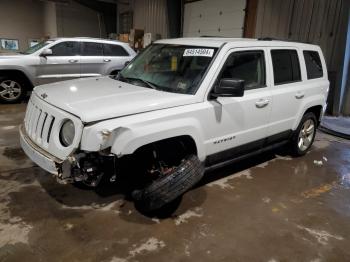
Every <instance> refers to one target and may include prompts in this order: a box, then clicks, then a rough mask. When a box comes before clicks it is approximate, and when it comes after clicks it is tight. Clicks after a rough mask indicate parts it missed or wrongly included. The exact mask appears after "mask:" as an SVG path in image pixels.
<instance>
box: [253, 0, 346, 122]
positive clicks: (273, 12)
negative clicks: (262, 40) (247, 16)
mask: <svg viewBox="0 0 350 262" xmlns="http://www.w3.org/2000/svg"><path fill="white" fill-rule="evenodd" d="M348 15H349V2H348V0H283V1H282V0H259V4H258V10H257V18H256V30H255V36H256V37H257V38H259V37H275V38H278V39H282V40H292V41H299V42H307V43H313V44H317V45H320V46H321V48H322V51H323V53H324V56H325V59H326V62H327V67H328V68H327V69H328V72H329V80H330V82H331V88H330V93H329V96H328V112H329V113H332V114H336V115H337V114H339V112H340V108H341V105H342V103H343V101H341V100H342V98H341V93H342V73H343V64H344V63H343V62H344V55H345V43H346V29H347V21H348Z"/></svg>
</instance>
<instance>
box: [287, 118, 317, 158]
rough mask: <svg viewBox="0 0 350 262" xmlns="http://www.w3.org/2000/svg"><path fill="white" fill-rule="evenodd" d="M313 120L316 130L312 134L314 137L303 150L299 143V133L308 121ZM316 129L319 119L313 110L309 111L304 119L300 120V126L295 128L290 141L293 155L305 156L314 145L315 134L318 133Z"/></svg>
mask: <svg viewBox="0 0 350 262" xmlns="http://www.w3.org/2000/svg"><path fill="white" fill-rule="evenodd" d="M308 120H311V121H312V122H313V125H314V132H313V134H312V139H311V143H310V144H309V145H308V146H307V147H306V148H305V149H303V150H301V148H300V146H299V145H298V143H299V134H300V132H301V129H302V128H303V126H304V124H305V123H306V122H307V121H308ZM316 129H317V120H316V116H315V114H314V113H312V112H308V113H306V114H305V115H304V116H303V117H302V119H301V120H300V123H299V126H298V128H297V129H296V130H295V132H294V134H293V136H292V139H291V141H290V149H291V154H292V155H293V156H303V155H305V154H306V153H307V151H308V150H309V149H310V147H311V146H312V144H313V142H314V140H315V135H316Z"/></svg>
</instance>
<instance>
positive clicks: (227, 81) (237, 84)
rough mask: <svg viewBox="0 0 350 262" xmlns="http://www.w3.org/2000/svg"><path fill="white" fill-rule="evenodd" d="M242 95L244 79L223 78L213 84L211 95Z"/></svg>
mask: <svg viewBox="0 0 350 262" xmlns="http://www.w3.org/2000/svg"><path fill="white" fill-rule="evenodd" d="M243 95H244V80H242V79H232V78H223V79H221V80H220V82H219V84H218V85H216V86H215V88H214V93H213V94H212V96H213V97H242V96H243Z"/></svg>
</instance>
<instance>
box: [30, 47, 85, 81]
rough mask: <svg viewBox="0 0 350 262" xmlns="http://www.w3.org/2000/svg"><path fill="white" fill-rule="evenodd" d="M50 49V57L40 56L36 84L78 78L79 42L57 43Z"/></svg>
mask: <svg viewBox="0 0 350 262" xmlns="http://www.w3.org/2000/svg"><path fill="white" fill-rule="evenodd" d="M50 49H51V50H52V55H49V56H46V57H42V56H40V63H39V65H38V73H37V82H38V84H46V83H50V82H55V81H62V80H69V79H73V78H77V77H80V42H78V41H64V42H59V43H57V44H56V45H54V46H52V47H51V48H50Z"/></svg>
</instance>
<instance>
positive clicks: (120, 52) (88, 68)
mask: <svg viewBox="0 0 350 262" xmlns="http://www.w3.org/2000/svg"><path fill="white" fill-rule="evenodd" d="M135 55H136V53H135V51H134V50H133V49H132V48H131V47H130V46H129V45H128V44H127V43H122V42H119V41H114V40H103V39H94V38H82V37H77V38H57V39H51V40H47V41H44V42H41V43H39V44H37V45H35V46H33V47H31V48H29V49H28V50H27V51H25V52H23V53H20V54H16V55H12V56H4V55H3V56H1V55H0V102H2V103H16V102H19V101H20V100H21V99H22V98H23V97H24V96H25V95H26V93H27V91H30V90H31V89H32V88H33V87H34V86H36V85H41V84H47V83H52V82H56V81H62V80H69V79H73V78H79V77H89V76H101V75H111V74H117V73H118V72H119V71H120V70H121V69H122V68H123V67H124V66H125V64H126V63H127V62H129V61H130V60H131V59H132V58H133V57H134V56H135Z"/></svg>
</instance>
